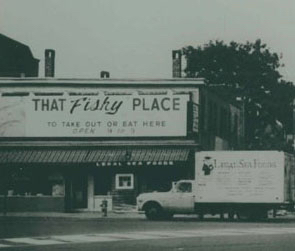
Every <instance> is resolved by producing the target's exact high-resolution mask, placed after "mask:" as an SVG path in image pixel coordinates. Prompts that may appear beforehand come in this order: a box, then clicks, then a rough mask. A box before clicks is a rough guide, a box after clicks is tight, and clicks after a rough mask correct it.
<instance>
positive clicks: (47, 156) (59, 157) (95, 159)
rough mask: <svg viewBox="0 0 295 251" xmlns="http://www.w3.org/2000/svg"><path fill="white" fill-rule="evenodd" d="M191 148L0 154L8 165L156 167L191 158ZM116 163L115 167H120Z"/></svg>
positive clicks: (14, 152)
mask: <svg viewBox="0 0 295 251" xmlns="http://www.w3.org/2000/svg"><path fill="white" fill-rule="evenodd" d="M188 154H189V150H188V149H136V150H56V149H55V150H48V149H46V150H5V151H0V164H5V163H96V164H97V165H98V166H103V165H110V163H111V164H114V163H116V164H118V165H119V164H120V163H127V164H130V165H133V164H135V163H136V164H138V163H139V164H140V163H141V164H155V163H158V164H159V163H160V164H161V163H163V164H165V163H167V164H169V163H170V164H171V162H176V161H186V160H187V159H188ZM116 164H115V165H116Z"/></svg>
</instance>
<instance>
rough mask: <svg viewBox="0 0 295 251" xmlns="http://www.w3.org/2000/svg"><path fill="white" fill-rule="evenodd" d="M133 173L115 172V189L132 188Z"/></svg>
mask: <svg viewBox="0 0 295 251" xmlns="http://www.w3.org/2000/svg"><path fill="white" fill-rule="evenodd" d="M133 188H134V175H133V174H131V173H130V174H116V189H133Z"/></svg>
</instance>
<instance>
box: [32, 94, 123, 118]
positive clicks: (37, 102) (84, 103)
mask: <svg viewBox="0 0 295 251" xmlns="http://www.w3.org/2000/svg"><path fill="white" fill-rule="evenodd" d="M32 101H33V102H34V110H35V111H64V109H65V107H66V105H65V103H66V99H63V98H58V99H48V98H45V99H41V98H40V99H33V100H32ZM70 103H71V104H70V109H69V112H70V114H73V113H74V112H77V111H104V112H105V113H106V114H111V115H112V114H116V113H117V112H118V110H119V109H120V107H121V105H122V104H123V101H122V100H121V101H117V100H115V101H111V100H110V98H109V97H104V98H103V99H91V98H89V97H82V98H78V99H74V100H71V101H70Z"/></svg>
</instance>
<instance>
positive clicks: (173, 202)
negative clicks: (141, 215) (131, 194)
mask: <svg viewBox="0 0 295 251" xmlns="http://www.w3.org/2000/svg"><path fill="white" fill-rule="evenodd" d="M195 189H196V188H195V182H194V181H193V180H180V181H177V182H173V183H172V188H171V190H170V191H168V192H152V193H143V194H140V195H139V196H138V197H137V207H138V210H139V211H144V212H145V215H146V217H147V218H148V219H151V220H156V219H162V218H171V217H172V216H173V215H174V214H190V213H194V203H195V192H196V191H195Z"/></svg>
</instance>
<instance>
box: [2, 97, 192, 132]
mask: <svg viewBox="0 0 295 251" xmlns="http://www.w3.org/2000/svg"><path fill="white" fill-rule="evenodd" d="M188 101H189V95H188V94H183V95H182V94H179V95H178V94H173V93H171V94H158V95H151V94H148V95H138V94H137V93H135V94H129V95H124V94H120V95H105V94H104V93H103V92H100V93H99V94H97V95H72V96H70V95H68V94H67V93H65V94H64V95H60V96H57V95H56V96H52V95H51V96H50V95H48V96H46V95H40V96H35V95H33V94H30V95H29V96H23V97H15V96H12V97H0V136H1V137H135V136H136V137H150V136H186V134H187V102H188Z"/></svg>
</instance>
